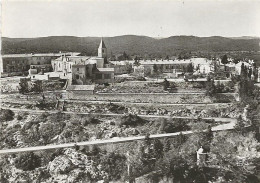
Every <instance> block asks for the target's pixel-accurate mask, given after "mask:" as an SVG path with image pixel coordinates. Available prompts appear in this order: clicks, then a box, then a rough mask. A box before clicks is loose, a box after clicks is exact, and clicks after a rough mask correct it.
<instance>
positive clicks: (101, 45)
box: [99, 39, 106, 48]
mask: <svg viewBox="0 0 260 183" xmlns="http://www.w3.org/2000/svg"><path fill="white" fill-rule="evenodd" d="M99 48H106V45H105V43H104V41H103V39H101V41H100V44H99Z"/></svg>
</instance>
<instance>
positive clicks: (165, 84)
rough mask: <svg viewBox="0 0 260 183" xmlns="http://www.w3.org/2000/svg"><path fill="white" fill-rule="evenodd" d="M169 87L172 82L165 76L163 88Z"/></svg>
mask: <svg viewBox="0 0 260 183" xmlns="http://www.w3.org/2000/svg"><path fill="white" fill-rule="evenodd" d="M169 87H170V82H169V81H168V80H167V79H166V78H164V81H163V90H164V91H166V90H167V89H168V88H169Z"/></svg>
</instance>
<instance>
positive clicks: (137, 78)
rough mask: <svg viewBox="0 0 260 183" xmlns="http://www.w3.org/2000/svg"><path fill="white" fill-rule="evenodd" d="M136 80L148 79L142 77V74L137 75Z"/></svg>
mask: <svg viewBox="0 0 260 183" xmlns="http://www.w3.org/2000/svg"><path fill="white" fill-rule="evenodd" d="M136 80H137V81H146V79H145V78H144V77H142V76H138V77H136Z"/></svg>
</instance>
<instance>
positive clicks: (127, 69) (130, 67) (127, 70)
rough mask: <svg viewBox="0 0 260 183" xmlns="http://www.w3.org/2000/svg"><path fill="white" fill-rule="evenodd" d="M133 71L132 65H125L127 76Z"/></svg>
mask: <svg viewBox="0 0 260 183" xmlns="http://www.w3.org/2000/svg"><path fill="white" fill-rule="evenodd" d="M132 69H133V67H132V65H131V64H129V63H128V62H127V63H126V64H125V70H126V72H127V74H130V73H131V72H132Z"/></svg>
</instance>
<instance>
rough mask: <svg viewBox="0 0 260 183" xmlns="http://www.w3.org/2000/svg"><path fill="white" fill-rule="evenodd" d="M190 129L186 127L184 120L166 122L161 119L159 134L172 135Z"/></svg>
mask: <svg viewBox="0 0 260 183" xmlns="http://www.w3.org/2000/svg"><path fill="white" fill-rule="evenodd" d="M189 129H190V127H189V126H188V124H187V122H185V121H184V120H182V119H180V120H177V119H176V120H175V121H173V119H171V120H166V119H163V121H162V123H161V126H160V128H159V132H160V133H174V132H180V131H186V130H189Z"/></svg>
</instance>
